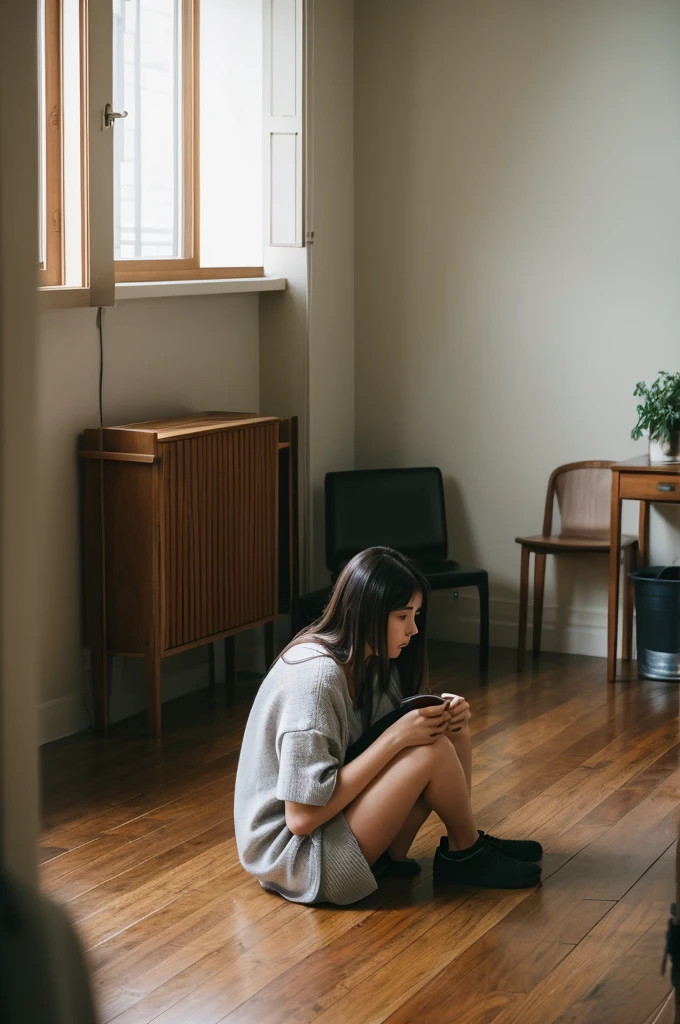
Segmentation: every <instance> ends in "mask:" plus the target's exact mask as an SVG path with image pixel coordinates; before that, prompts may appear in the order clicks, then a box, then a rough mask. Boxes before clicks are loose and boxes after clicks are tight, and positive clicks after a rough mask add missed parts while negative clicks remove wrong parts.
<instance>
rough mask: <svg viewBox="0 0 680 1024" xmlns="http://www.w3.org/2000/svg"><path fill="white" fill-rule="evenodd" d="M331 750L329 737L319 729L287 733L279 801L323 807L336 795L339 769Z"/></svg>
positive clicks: (281, 751) (281, 756) (281, 754)
mask: <svg viewBox="0 0 680 1024" xmlns="http://www.w3.org/2000/svg"><path fill="white" fill-rule="evenodd" d="M330 748H331V742H330V741H329V737H328V736H326V735H324V733H323V732H320V731H319V730H318V729H305V730H303V731H300V732H286V733H284V735H283V737H282V739H281V750H280V758H279V778H278V783H277V787H276V797H277V799H278V800H292V801H294V802H295V803H298V804H314V805H315V806H317V807H324V806H325V805H326V804H327V803H328V801H329V800H330V798H331V797H332V795H333V791H334V789H335V783H336V781H337V776H338V769H339V768H340V761H339V759H338V758H337V757H336V756H335V755H334V754H332V753H331V749H330Z"/></svg>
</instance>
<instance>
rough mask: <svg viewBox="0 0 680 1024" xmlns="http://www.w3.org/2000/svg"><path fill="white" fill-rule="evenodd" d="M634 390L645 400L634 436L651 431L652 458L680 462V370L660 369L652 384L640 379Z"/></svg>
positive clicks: (636, 394)
mask: <svg viewBox="0 0 680 1024" xmlns="http://www.w3.org/2000/svg"><path fill="white" fill-rule="evenodd" d="M633 394H634V395H635V397H636V398H642V399H643V402H642V404H641V405H638V407H637V414H638V421H637V423H636V424H635V426H634V427H633V429H632V430H631V432H630V436H631V437H632V438H633V440H634V441H638V440H639V439H640V438H641V437H642V433H643V431H647V433H648V435H649V461H650V462H680V373H666V371H665V370H660V371H659V376H658V377H657V379H656V380H655V381H654V383H653V384H652V386H651V387H648V386H647V384H645V382H644V381H639V383H638V384H637V385H636V387H635V391H634V392H633Z"/></svg>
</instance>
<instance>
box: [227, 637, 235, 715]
mask: <svg viewBox="0 0 680 1024" xmlns="http://www.w3.org/2000/svg"><path fill="white" fill-rule="evenodd" d="M224 681H225V683H226V686H225V690H226V698H227V704H233V703H234V698H235V691H236V637H235V636H228V637H226V638H225V641H224Z"/></svg>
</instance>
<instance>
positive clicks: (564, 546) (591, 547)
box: [515, 533, 637, 554]
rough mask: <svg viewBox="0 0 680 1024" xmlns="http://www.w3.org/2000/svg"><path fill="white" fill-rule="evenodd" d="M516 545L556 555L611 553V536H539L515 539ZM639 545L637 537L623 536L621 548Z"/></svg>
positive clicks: (626, 534)
mask: <svg viewBox="0 0 680 1024" xmlns="http://www.w3.org/2000/svg"><path fill="white" fill-rule="evenodd" d="M515 543H517V544H521V545H522V546H523V547H526V548H530V549H531V550H532V551H546V552H552V553H554V554H557V553H559V552H560V551H561V552H567V551H572V552H576V551H609V536H608V535H607V534H604V533H603V534H589V535H585V536H582V537H579V536H578V535H572V534H566V535H564V534H563V535H559V536H556V537H543V536H541V534H537V535H536V536H535V537H515ZM633 544H637V537H633V536H631V534H629V533H625V534H622V535H621V547H622V548H627V547H630V546H631V545H633Z"/></svg>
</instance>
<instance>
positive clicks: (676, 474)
mask: <svg viewBox="0 0 680 1024" xmlns="http://www.w3.org/2000/svg"><path fill="white" fill-rule="evenodd" d="M622 501H639V502H640V521H639V528H638V533H639V542H638V543H639V565H640V566H641V567H642V566H644V565H647V563H648V561H649V505H650V502H652V501H663V502H667V503H670V504H674V505H680V462H669V463H665V464H658V463H654V464H650V462H649V457H648V456H647V455H641V456H639V457H638V458H635V459H628V460H627V462H617V463H615V464H614V465H613V466H612V510H611V537H610V548H609V616H608V621H607V680H608V681H609V682H610V683H613V682H614V680H615V678H616V646H617V633H618V616H619V557H620V556H619V546H620V544H621V502H622Z"/></svg>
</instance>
